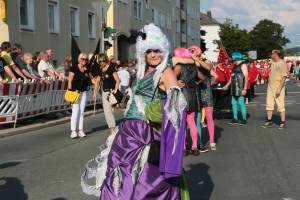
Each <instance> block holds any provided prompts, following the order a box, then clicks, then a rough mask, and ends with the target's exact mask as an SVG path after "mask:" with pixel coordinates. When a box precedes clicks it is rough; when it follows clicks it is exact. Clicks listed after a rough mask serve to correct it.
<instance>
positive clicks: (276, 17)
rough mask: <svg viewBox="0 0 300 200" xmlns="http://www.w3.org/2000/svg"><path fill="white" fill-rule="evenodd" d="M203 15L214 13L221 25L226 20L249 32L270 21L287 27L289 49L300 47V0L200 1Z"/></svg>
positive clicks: (285, 34)
mask: <svg viewBox="0 0 300 200" xmlns="http://www.w3.org/2000/svg"><path fill="white" fill-rule="evenodd" d="M200 3H201V4H200V10H201V12H203V13H207V11H212V17H213V18H214V19H215V20H217V21H218V22H220V23H223V22H225V19H226V18H229V19H232V20H233V24H239V27H240V28H241V29H246V30H248V31H250V30H252V28H253V27H254V26H255V25H256V24H258V22H259V21H260V20H263V19H269V20H272V21H273V22H274V23H278V24H281V25H282V26H284V27H285V31H284V33H283V35H284V36H286V37H287V38H289V39H290V41H291V43H288V44H287V45H286V47H287V48H291V47H298V45H300V42H299V41H300V35H297V34H300V0H276V1H275V0H250V1H249V0H239V1H238V0H222V1H221V0H200Z"/></svg>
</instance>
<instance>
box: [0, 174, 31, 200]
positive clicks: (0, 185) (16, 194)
mask: <svg viewBox="0 0 300 200" xmlns="http://www.w3.org/2000/svg"><path fill="white" fill-rule="evenodd" d="M0 197H1V199H9V200H27V199H28V195H27V194H26V193H25V192H24V186H23V185H22V183H21V181H20V180H19V179H17V178H15V177H1V178H0Z"/></svg>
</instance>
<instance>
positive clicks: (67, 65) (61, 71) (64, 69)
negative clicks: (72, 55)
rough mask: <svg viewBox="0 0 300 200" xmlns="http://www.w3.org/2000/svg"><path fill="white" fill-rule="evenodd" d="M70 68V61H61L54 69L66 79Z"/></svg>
mask: <svg viewBox="0 0 300 200" xmlns="http://www.w3.org/2000/svg"><path fill="white" fill-rule="evenodd" d="M70 68H71V62H69V61H64V62H63V63H61V65H60V66H59V67H58V68H57V69H56V71H57V72H58V73H59V75H60V76H62V77H65V79H66V80H68V77H69V72H70Z"/></svg>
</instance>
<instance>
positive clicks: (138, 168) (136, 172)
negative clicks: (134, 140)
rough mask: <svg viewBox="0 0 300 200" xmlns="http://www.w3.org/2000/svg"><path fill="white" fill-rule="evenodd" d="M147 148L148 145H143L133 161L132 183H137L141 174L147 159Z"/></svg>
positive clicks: (148, 148)
mask: <svg viewBox="0 0 300 200" xmlns="http://www.w3.org/2000/svg"><path fill="white" fill-rule="evenodd" d="M149 150H150V147H149V146H148V145H145V146H144V147H143V149H142V150H141V152H140V153H139V155H138V157H137V159H136V160H135V162H134V165H133V168H132V172H131V177H132V182H133V185H135V184H136V183H137V181H138V180H139V178H140V176H141V173H142V172H143V169H144V166H145V164H146V163H147V160H148V155H149Z"/></svg>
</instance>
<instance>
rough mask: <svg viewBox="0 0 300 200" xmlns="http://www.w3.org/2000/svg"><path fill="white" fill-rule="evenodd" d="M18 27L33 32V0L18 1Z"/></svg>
mask: <svg viewBox="0 0 300 200" xmlns="http://www.w3.org/2000/svg"><path fill="white" fill-rule="evenodd" d="M20 27H21V29H23V30H34V2H33V0H20Z"/></svg>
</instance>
